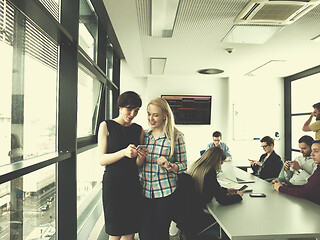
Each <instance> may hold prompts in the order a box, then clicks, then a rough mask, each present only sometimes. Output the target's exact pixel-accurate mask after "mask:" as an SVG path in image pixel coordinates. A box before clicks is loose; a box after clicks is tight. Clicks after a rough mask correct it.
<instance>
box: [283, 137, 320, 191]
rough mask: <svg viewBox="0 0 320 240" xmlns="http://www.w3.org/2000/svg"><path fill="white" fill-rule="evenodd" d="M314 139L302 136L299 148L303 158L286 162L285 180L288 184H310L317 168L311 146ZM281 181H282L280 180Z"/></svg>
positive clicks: (299, 157)
mask: <svg viewBox="0 0 320 240" xmlns="http://www.w3.org/2000/svg"><path fill="white" fill-rule="evenodd" d="M312 143H313V138H312V137H310V136H307V135H305V136H302V137H301V138H300V139H299V148H300V152H301V153H302V156H298V157H296V158H295V159H294V160H293V161H289V160H288V161H286V162H285V164H284V170H285V171H284V178H285V180H286V182H289V183H290V184H292V185H304V184H306V183H307V182H308V178H309V177H310V176H311V175H312V174H313V172H314V171H315V170H316V168H317V164H315V163H314V161H313V158H312V157H311V156H310V154H311V145H312ZM280 181H281V180H280Z"/></svg>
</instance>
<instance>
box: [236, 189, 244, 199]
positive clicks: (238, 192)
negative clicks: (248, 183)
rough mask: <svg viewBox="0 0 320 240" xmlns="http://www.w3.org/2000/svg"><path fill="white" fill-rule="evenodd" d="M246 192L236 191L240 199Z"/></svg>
mask: <svg viewBox="0 0 320 240" xmlns="http://www.w3.org/2000/svg"><path fill="white" fill-rule="evenodd" d="M245 191H246V190H242V191H237V194H239V195H240V196H241V197H242V196H243V193H244V192H245Z"/></svg>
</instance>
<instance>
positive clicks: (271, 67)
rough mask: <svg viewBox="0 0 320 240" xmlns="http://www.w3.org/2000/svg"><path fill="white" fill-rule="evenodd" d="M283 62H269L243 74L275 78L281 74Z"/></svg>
mask: <svg viewBox="0 0 320 240" xmlns="http://www.w3.org/2000/svg"><path fill="white" fill-rule="evenodd" d="M285 63H286V61H285V60H270V61H269V62H266V63H264V64H262V65H261V66H259V67H257V68H255V69H253V70H252V71H250V72H248V73H246V74H245V76H257V75H267V76H276V75H279V74H281V71H283V69H284V64H285Z"/></svg>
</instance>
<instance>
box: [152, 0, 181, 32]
mask: <svg viewBox="0 0 320 240" xmlns="http://www.w3.org/2000/svg"><path fill="white" fill-rule="evenodd" d="M178 6H179V0H152V1H151V36H153V37H172V32H173V27H174V23H175V19H176V15H177V11H178Z"/></svg>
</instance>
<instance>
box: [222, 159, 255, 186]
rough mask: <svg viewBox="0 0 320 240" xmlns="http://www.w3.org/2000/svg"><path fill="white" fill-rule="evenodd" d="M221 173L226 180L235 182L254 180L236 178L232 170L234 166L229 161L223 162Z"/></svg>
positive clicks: (251, 181) (250, 181)
mask: <svg viewBox="0 0 320 240" xmlns="http://www.w3.org/2000/svg"><path fill="white" fill-rule="evenodd" d="M221 170H222V173H223V175H224V177H225V178H226V179H228V180H231V181H232V182H235V183H240V184H242V183H254V180H252V179H241V178H238V177H237V176H236V174H235V172H234V167H233V164H232V163H231V162H225V163H223V164H222V166H221Z"/></svg>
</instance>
